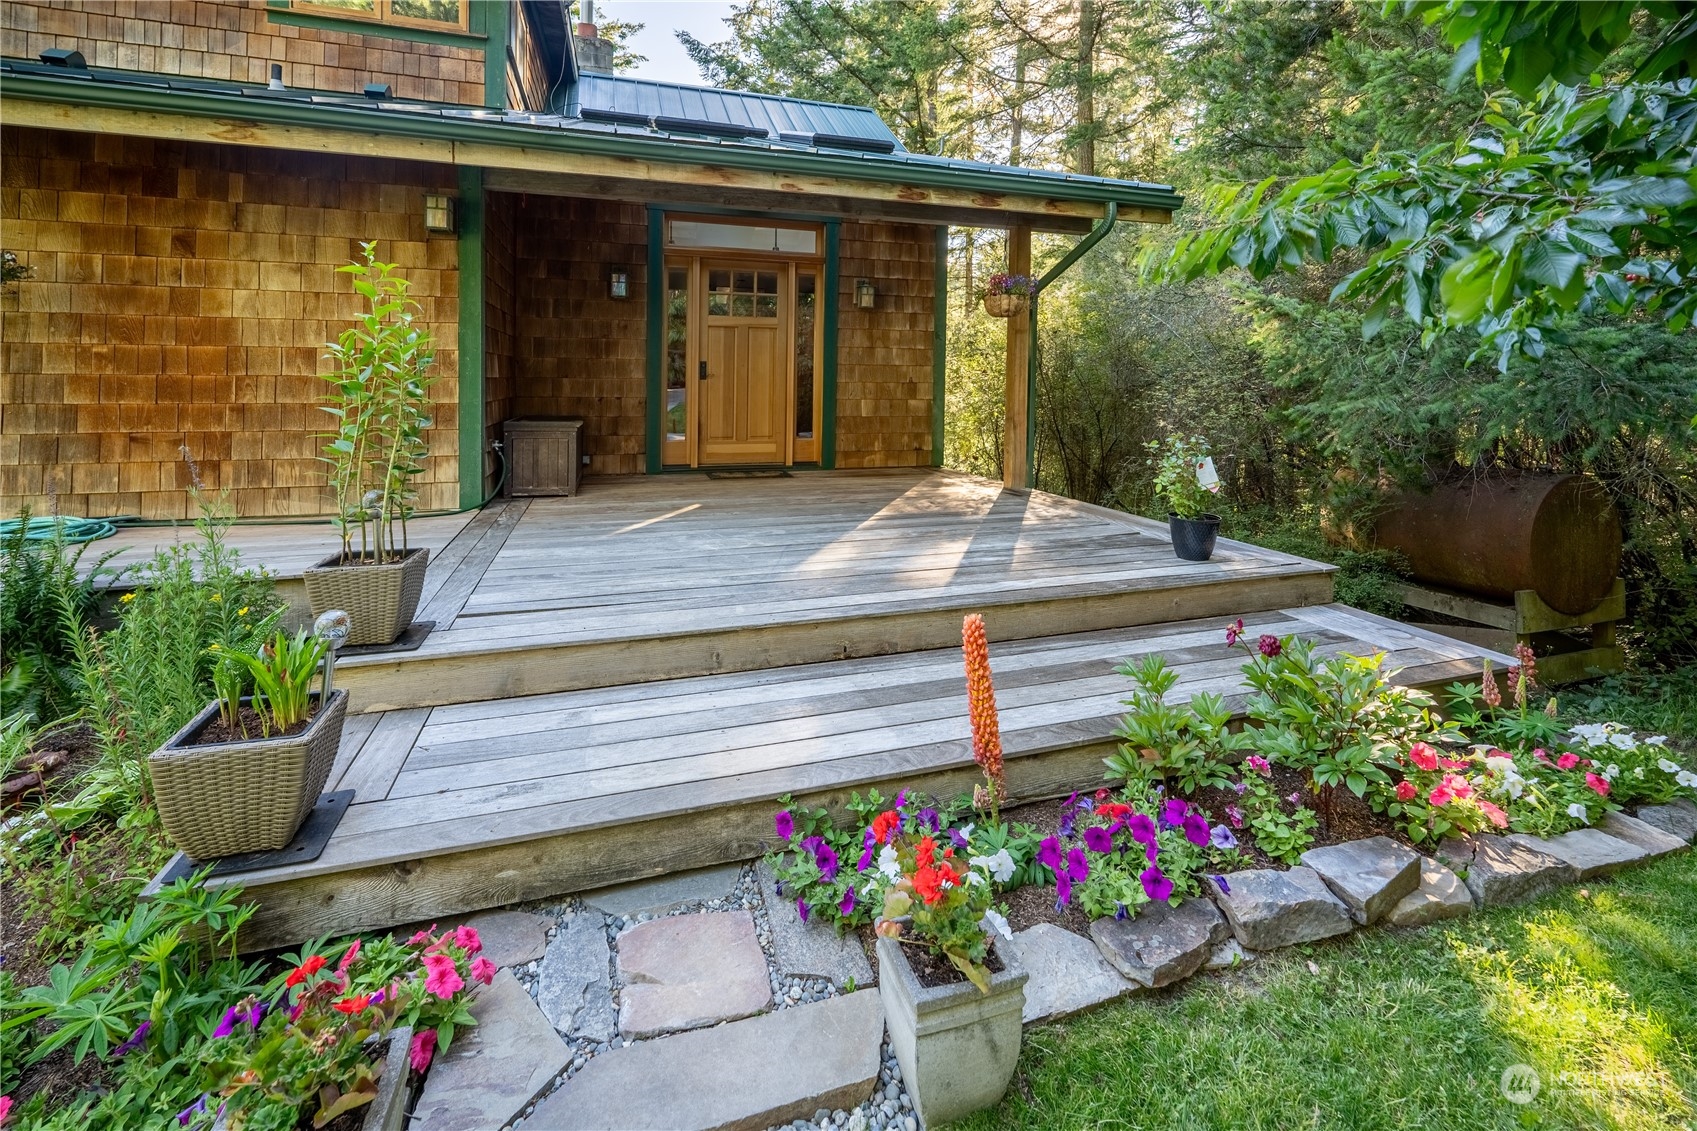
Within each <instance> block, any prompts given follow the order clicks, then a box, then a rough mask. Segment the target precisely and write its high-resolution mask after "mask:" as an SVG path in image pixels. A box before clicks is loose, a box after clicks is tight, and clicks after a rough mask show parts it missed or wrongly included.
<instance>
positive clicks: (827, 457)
mask: <svg viewBox="0 0 1697 1131" xmlns="http://www.w3.org/2000/svg"><path fill="white" fill-rule="evenodd" d="M842 231H843V225H842V223H841V222H840V221H837V220H827V221H826V222H825V271H824V275H825V295H824V299H823V301H824V303H825V328H824V330H823V331H822V333H823V334H824V338H825V340H824V344H823V349H822V351H821V352H823V353H824V355H825V358H824V360H825V365H824V369H825V372H824V373H823V374H821V375H820V381H819V384H820V392H819V395H820V397H821V398H823V404H822V405H821V406H820V412H819V419H820V427H819V433H820V435H819V466H820V467H821V468H824V469H825V470H826V471H829V470H831V469H832V468H834V467H836V466H837V321H838V310H837V291H838V286H837V282H838V280H837V275H838V274H839V273H840V272H841V270H842V265H841V260H840V257H839V256H838V254H837V252H838V248H839V246H840V245H841V243H842Z"/></svg>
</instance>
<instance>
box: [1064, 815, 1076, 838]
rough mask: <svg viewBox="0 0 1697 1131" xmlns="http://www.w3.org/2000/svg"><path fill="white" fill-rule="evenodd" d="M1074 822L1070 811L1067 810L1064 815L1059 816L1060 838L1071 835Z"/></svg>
mask: <svg viewBox="0 0 1697 1131" xmlns="http://www.w3.org/2000/svg"><path fill="white" fill-rule="evenodd" d="M1074 822H1075V818H1074V817H1073V812H1072V810H1071V809H1068V810H1067V811H1066V812H1065V813H1062V814H1061V824H1060V833H1061V835H1062V836H1071V835H1072V830H1073V825H1074Z"/></svg>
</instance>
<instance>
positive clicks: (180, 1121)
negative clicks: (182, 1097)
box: [177, 1092, 211, 1127]
mask: <svg viewBox="0 0 1697 1131" xmlns="http://www.w3.org/2000/svg"><path fill="white" fill-rule="evenodd" d="M210 1098H211V1093H209V1092H202V1093H201V1094H200V1098H199V1099H198V1100H196V1101H194V1103H192V1104H190V1105H189V1106H188V1107H185V1108H184V1109H183V1110H182V1111H179V1112H178V1113H177V1126H178V1127H187V1126H188V1125H189V1124H190V1123H193V1122H194V1119H195V1116H197V1115H205V1114H206V1101H207V1100H208V1099H210Z"/></svg>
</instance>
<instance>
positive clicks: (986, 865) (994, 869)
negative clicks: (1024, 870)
mask: <svg viewBox="0 0 1697 1131" xmlns="http://www.w3.org/2000/svg"><path fill="white" fill-rule="evenodd" d="M971 863H972V866H973V867H974V868H983V869H984V870H985V871H987V872H989V873H990V876H991V878H992V879H994V880H995V881H996V882H997V883H998V884H1005V883H1007V882H1008V881H1009V880H1011V879H1013V869H1014V864H1013V857H1012V856H1011V855H1010V854H1009V853H1008V850H1007V849H1005V848H1002V849H998V850H997V851H996V854H995V855H994V856H974V857H973V858H972V861H971Z"/></svg>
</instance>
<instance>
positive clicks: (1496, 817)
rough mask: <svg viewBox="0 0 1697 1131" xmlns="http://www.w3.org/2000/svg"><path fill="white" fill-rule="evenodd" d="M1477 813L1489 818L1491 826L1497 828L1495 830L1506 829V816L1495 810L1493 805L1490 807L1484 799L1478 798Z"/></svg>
mask: <svg viewBox="0 0 1697 1131" xmlns="http://www.w3.org/2000/svg"><path fill="white" fill-rule="evenodd" d="M1479 811H1480V812H1481V813H1483V814H1485V816H1487V817H1489V818H1490V820H1491V824H1493V825H1495V826H1497V828H1499V829H1506V828H1508V814H1507V813H1504V812H1503V811H1502V810H1501V809H1499V808H1497V807H1496V806H1495V805H1492V804H1491V803H1490V802H1489V801H1486V800H1485V799H1483V798H1480V800H1479Z"/></svg>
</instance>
